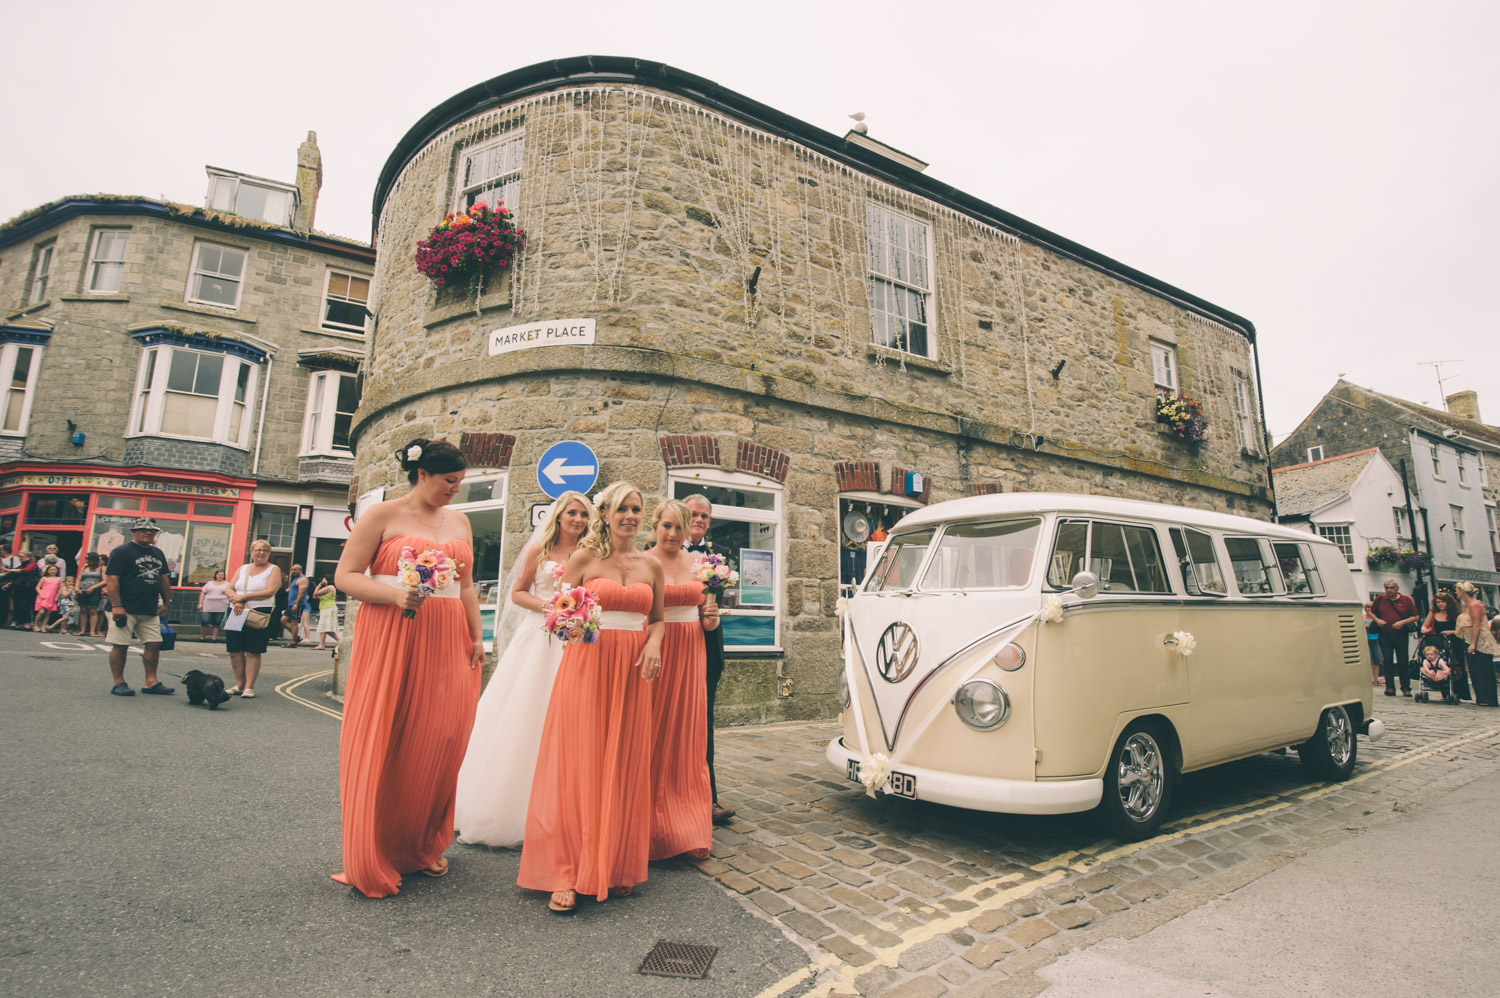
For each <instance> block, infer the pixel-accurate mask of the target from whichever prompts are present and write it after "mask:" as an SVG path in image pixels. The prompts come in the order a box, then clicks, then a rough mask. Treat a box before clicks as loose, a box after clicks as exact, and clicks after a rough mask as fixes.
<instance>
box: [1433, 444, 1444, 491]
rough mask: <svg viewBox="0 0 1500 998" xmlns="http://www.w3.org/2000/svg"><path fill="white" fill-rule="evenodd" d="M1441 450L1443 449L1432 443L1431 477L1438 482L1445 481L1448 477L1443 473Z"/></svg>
mask: <svg viewBox="0 0 1500 998" xmlns="http://www.w3.org/2000/svg"><path fill="white" fill-rule="evenodd" d="M1442 451H1443V449H1442V448H1441V447H1439V446H1438V445H1437V444H1433V445H1432V477H1433V478H1436V479H1437V480H1438V481H1440V482H1446V481H1447V480H1448V479H1447V477H1446V476H1444V475H1443V453H1442Z"/></svg>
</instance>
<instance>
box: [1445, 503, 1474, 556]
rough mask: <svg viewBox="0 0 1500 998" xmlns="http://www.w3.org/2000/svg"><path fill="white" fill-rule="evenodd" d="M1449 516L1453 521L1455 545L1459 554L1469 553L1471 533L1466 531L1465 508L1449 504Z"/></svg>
mask: <svg viewBox="0 0 1500 998" xmlns="http://www.w3.org/2000/svg"><path fill="white" fill-rule="evenodd" d="M1448 516H1449V517H1450V518H1451V520H1452V522H1453V547H1454V550H1456V551H1457V552H1458V553H1459V554H1468V553H1469V535H1468V534H1467V533H1465V532H1464V508H1463V507H1462V506H1449V507H1448Z"/></svg>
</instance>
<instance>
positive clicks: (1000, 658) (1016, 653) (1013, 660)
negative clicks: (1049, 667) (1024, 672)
mask: <svg viewBox="0 0 1500 998" xmlns="http://www.w3.org/2000/svg"><path fill="white" fill-rule="evenodd" d="M995 664H996V665H998V666H999V667H1000V668H1002V669H1004V670H1005V671H1006V672H1015V671H1016V670H1017V669H1019V668H1020V667H1021V666H1023V665H1025V664H1026V649H1025V648H1022V647H1021V646H1020V645H1018V644H1016V643H1015V642H1014V641H1012V642H1010V643H1009V644H1007V645H1006V646H1005V647H1004V648H1001V649H1000V650H999V651H998V652H996V653H995Z"/></svg>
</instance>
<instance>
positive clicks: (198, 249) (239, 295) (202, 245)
mask: <svg viewBox="0 0 1500 998" xmlns="http://www.w3.org/2000/svg"><path fill="white" fill-rule="evenodd" d="M205 249H216V250H232V251H233V252H235V253H238V254H240V256H242V257H243V258H244V260H245V264H244V266H243V267H242V268H241V269H240V274H239V276H238V277H233V278H231V277H230V275H229V274H228V273H226V272H223V271H217V270H215V271H206V270H200V269H199V266H198V265H199V260H200V259H201V257H202V254H203V251H204V250H205ZM219 259H220V263H222V262H223V257H222V256H221V257H220V258H219ZM249 269H250V250H249V249H247V248H245V247H242V246H230V245H228V244H226V243H212V242H197V243H194V244H193V263H192V266H191V267H189V268H188V280H187V289H186V290H185V291H184V292H183V301H189V302H193V303H194V304H196V305H206V306H208V307H209V308H222V309H228V310H229V311H231V312H235V311H239V307H240V302H241V301H242V300H243V299H244V297H245V271H247V270H249ZM200 276H206V277H217V278H219V279H220V280H225V281H229V280H233V281H234V304H233V305H226V304H224V303H223V302H220V301H210V300H209V299H206V298H198V297H196V296H195V295H194V294H193V288H194V286H195V285H196V284H197V283H198V278H199V277H200Z"/></svg>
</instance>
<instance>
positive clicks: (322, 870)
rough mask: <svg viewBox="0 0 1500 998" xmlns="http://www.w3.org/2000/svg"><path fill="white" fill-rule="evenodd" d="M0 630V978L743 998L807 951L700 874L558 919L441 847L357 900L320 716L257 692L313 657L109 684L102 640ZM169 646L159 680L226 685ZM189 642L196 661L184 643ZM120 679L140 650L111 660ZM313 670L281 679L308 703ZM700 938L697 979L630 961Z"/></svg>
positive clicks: (330, 992)
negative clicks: (253, 685) (212, 707)
mask: <svg viewBox="0 0 1500 998" xmlns="http://www.w3.org/2000/svg"><path fill="white" fill-rule="evenodd" d="M77 641H78V639H67V638H62V639H57V640H56V642H55V643H56V644H57V645H59V646H60V647H46V646H44V645H43V644H42V643H41V641H40V640H39V639H38V638H37V637H35V636H33V635H30V634H23V633H18V632H14V631H0V676H3V677H4V687H5V692H6V695H5V697H4V698H3V699H0V731H3V733H4V734H3V738H4V745H5V750H4V753H3V756H0V841H3V843H4V848H3V852H0V857H3V858H0V870H3V884H4V889H5V890H4V894H5V899H6V904H5V906H4V911H3V914H0V994H5V995H17V996H20V995H25V996H28V998H41V996H53V995H57V996H64V995H65V996H70V998H74V996H77V998H83V996H91V995H110V996H120V995H152V996H160V995H226V996H236V998H237V996H262V995H264V996H273V995H298V996H309V998H316V996H351V995H361V996H362V995H385V994H422V995H429V996H446V995H455V996H457V995H463V996H469V995H491V994H492V995H538V994H541V995H573V994H600V995H604V994H608V995H611V996H617V995H651V996H657V995H660V996H678V995H713V996H716V998H717V996H721V995H726V996H732V995H754V994H757V993H759V992H760V991H762V990H763V989H765V988H767V987H768V986H769V985H771V984H773V983H774V982H776V981H778V980H780V979H782V978H783V977H784V976H786V975H787V974H789V973H791V972H793V971H796V970H798V969H800V968H802V967H804V966H806V964H807V957H806V955H805V953H804V952H803V951H802V950H801V949H800V948H799V947H798V946H797V945H795V944H794V943H792V942H790V941H789V940H788V939H787V938H786V937H785V936H783V935H782V933H781V932H780V931H778V930H777V929H776V928H775V927H773V926H772V925H770V924H768V923H767V922H765V921H763V920H761V919H758V918H756V917H754V916H753V915H751V914H750V913H749V912H748V911H747V910H746V909H745V908H744V907H743V906H742V904H741V903H740V902H739V901H736V900H734V899H732V898H731V897H729V896H728V895H727V894H726V892H725V891H724V889H723V888H721V887H720V886H719V885H718V884H716V883H714V882H713V881H712V880H710V879H708V878H706V877H704V876H703V875H701V874H700V873H698V872H697V871H695V870H692V869H690V868H687V867H685V866H676V865H673V864H671V863H666V864H653V866H652V871H651V878H650V880H649V881H648V882H647V883H646V884H645V885H643V886H642V887H640V888H638V889H637V891H636V894H635V895H634V896H633V897H631V898H629V899H624V900H618V901H611V902H608V903H606V904H596V903H594V902H589V901H585V902H583V904H582V908H581V910H580V911H579V912H578V914H576V915H575V916H572V917H571V918H563V917H558V916H555V915H552V914H551V913H549V912H548V911H547V908H546V904H545V899H544V898H543V897H542V896H541V895H538V894H533V893H530V892H525V891H522V890H520V889H519V888H518V887H516V886H515V874H516V866H517V863H518V860H519V854H517V853H514V852H508V851H503V850H488V849H483V848H475V847H468V846H454V847H453V848H452V849H450V850H449V852H448V856H449V857H450V860H451V862H452V872H451V873H450V874H449V875H448V876H447V877H445V878H443V879H441V880H428V879H426V878H423V877H412V878H408V879H407V880H406V882H405V885H404V886H403V888H402V891H401V894H400V895H399V896H397V897H394V898H388V899H384V900H380V901H371V900H368V899H365V898H363V897H361V896H360V895H358V894H357V893H356V892H355V891H353V890H351V889H350V888H347V887H343V886H341V885H339V884H336V883H334V882H333V881H331V880H329V879H328V874H329V873H331V872H333V871H335V870H337V869H339V867H340V862H339V810H338V774H337V753H338V733H339V722H338V721H337V720H336V719H335V718H333V717H330V716H328V715H327V714H325V713H320V712H318V711H316V710H314V709H312V708H311V707H309V706H306V705H304V704H301V703H298V702H296V701H294V700H293V699H288V698H286V697H283V696H281V695H278V694H277V693H276V692H275V690H274V688H275V686H277V685H278V684H282V683H288V682H290V681H291V680H294V679H296V678H298V677H301V676H306V675H308V674H311V673H316V672H319V671H321V670H324V669H327V668H328V667H329V666H328V660H327V658H326V657H325V656H323V655H320V654H318V653H315V652H311V651H305V650H300V649H299V650H297V651H283V650H280V649H276V648H273V649H272V650H271V652H270V653H269V654H268V655H267V656H266V669H265V671H264V672H263V674H262V677H261V681H260V683H259V684H258V689H257V692H258V693H259V694H260V695H259V696H258V697H257V698H256V699H255V700H253V701H241V700H234V701H231V702H230V703H228V704H226V705H224V706H223V707H221V708H220V709H219V710H218V711H214V712H210V711H208V710H206V709H204V708H202V707H191V706H189V704H188V703H187V698H186V696H185V695H184V691H183V690H182V688H181V683H180V682H179V681H178V680H176V679H174V678H168V679H167V681H168V682H169V683H170V684H171V685H174V686H176V687H178V693H177V695H176V696H172V697H151V696H143V695H137V696H135V697H130V698H121V697H113V696H110V695H109V685H110V684H109V672H108V668H107V665H106V662H105V653H104V652H103V651H100V650H97V649H78V648H69V647H66V644H68V643H70V642H72V643H76V642H77ZM206 649H207V646H203V645H199V644H197V643H191V642H190V643H184V644H183V645H181V646H180V647H179V649H178V650H177V651H176V652H173V653H167V654H164V655H163V659H162V670H163V674H164V676H165V674H167V673H171V674H181V673H182V672H185V671H186V670H187V669H190V668H202V669H204V671H212V672H216V673H217V674H219V675H221V676H223V677H224V679H225V681H226V683H232V681H233V680H232V676H231V673H230V670H229V667H228V661H227V659H226V658H224V657H223V655H222V654H221V653H219V652H218V651H217V650H206ZM203 655H206V656H208V657H201V656H203ZM126 678H127V680H128V681H129V682H130V684H131V685H132V686H134V687H137V688H139V686H140V681H141V667H140V664H139V657H138V655H132V658H131V664H130V666H129V667H128V668H127V670H126ZM324 689H326V682H323V681H312V682H308V683H306V684H303V685H301V686H299V687H297V690H296V693H297V695H299V696H301V697H304V698H306V699H307V700H309V701H312V702H326V701H323V698H322V696H321V693H322V691H323V690H324ZM663 939H666V940H672V941H676V942H684V943H697V944H704V945H710V946H717V947H719V952H718V955H717V957H716V958H715V960H714V962H713V965H712V968H711V971H710V974H709V978H708V979H707V980H680V979H672V978H662V977H650V976H644V975H640V974H638V973H637V968H638V967H639V965H640V963H641V960H642V959H643V958H644V957H645V955H646V953H647V951H648V950H650V948H651V947H652V946H653V945H654V944H655V943H656V942H657V941H658V940H663Z"/></svg>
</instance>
